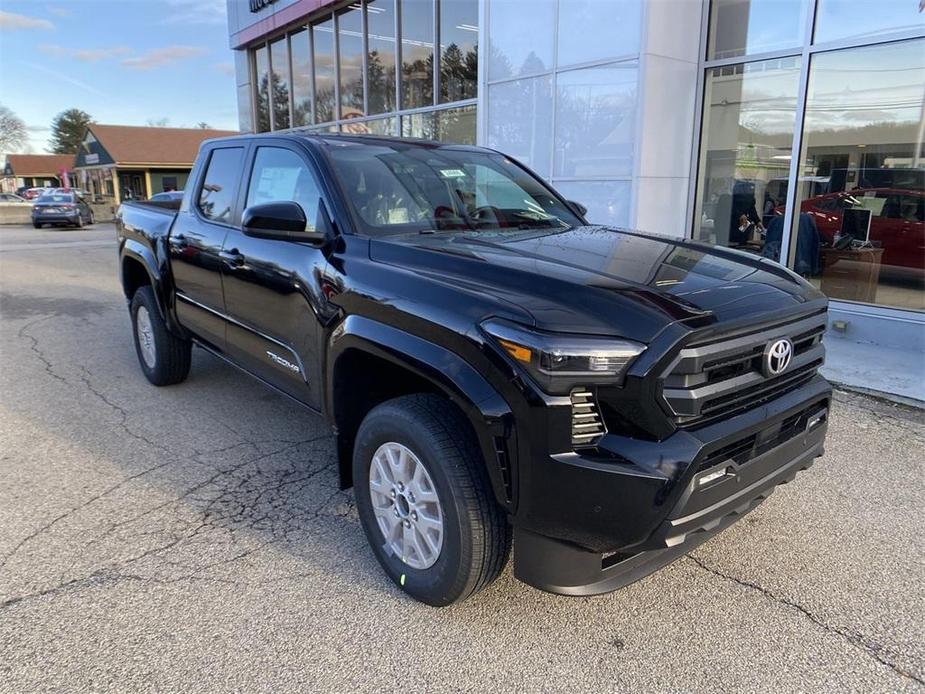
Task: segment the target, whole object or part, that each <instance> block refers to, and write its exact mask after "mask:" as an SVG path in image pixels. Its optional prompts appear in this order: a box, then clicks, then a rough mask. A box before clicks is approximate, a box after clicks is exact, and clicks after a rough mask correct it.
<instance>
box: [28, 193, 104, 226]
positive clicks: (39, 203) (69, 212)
mask: <svg viewBox="0 0 925 694" xmlns="http://www.w3.org/2000/svg"><path fill="white" fill-rule="evenodd" d="M93 222H94V219H93V210H91V209H90V206H89V205H88V204H87V203H86V201H85V200H84V199H83V198H82V197H80V196H79V195H77V194H75V193H49V194H46V195H43V196H42V197H40V198H39V199H38V200H36V201H35V204H34V205H33V207H32V226H34V227H35V228H36V229H41V228H42V226H43V225H45V224H68V225H72V226H75V227H78V228H79V227H82V226H83V225H84V224H93Z"/></svg>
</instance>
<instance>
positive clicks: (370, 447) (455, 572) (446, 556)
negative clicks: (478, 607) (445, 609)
mask: <svg viewBox="0 0 925 694" xmlns="http://www.w3.org/2000/svg"><path fill="white" fill-rule="evenodd" d="M353 480H354V490H355V493H356V501H357V510H358V512H359V515H360V521H361V522H362V524H363V529H364V531H365V532H366V537H367V539H368V540H369V543H370V545H371V547H372V550H373V553H374V554H375V555H376V559H378V560H379V563H380V564H381V565H382V568H383V569H384V570H385V572H386V574H387V575H388V576H389V578H391V579H392V580H393V581H394V582H395V583H396V584H397V585H398V586H399V587H400V588H401V589H402V590H403V591H405V592H406V593H408V594H409V595H411V596H412V597H413V598H415V599H416V600H420V601H421V602H424V603H427V604H428V605H434V606H444V605H450V604H452V603H455V602H460V601H462V600H465V599H466V598H467V597H469V596H470V595H472V594H473V593H476V592H478V591H479V590H481V589H482V588H484V587H485V586H487V585H488V584H489V583H491V582H492V581H493V580H494V579H495V578H497V576H498V574H500V573H501V570H502V569H503V568H504V565H505V564H506V563H507V559H508V556H509V554H510V547H511V534H510V527H509V526H508V523H507V519H506V518H505V515H504V512H503V510H502V509H501V508H500V507H499V506H498V504H497V503H496V502H495V499H494V495H493V494H492V490H491V484H490V482H489V480H488V475H487V471H486V469H485V462H484V460H483V459H482V455H481V453H480V451H479V448H478V446H477V444H476V441H475V439H474V435H473V433H472V431H471V428H470V426H469V424H468V421H467V420H466V419H465V417H464V416H463V414H462V413H461V412H460V411H459V410H458V409H457V408H456V407H455V406H454V405H453V404H452V403H450V402H449V401H448V400H446V399H445V398H442V397H440V396H437V395H430V394H420V395H408V396H403V397H400V398H396V399H394V400H389V401H388V402H385V403H383V404H381V405H379V406H377V407H375V408H374V409H373V410H372V411H371V412H370V413H369V414H368V415H367V416H366V418H365V419H364V420H363V423H362V425H361V426H360V430H359V432H358V433H357V438H356V445H355V448H354V457H353Z"/></svg>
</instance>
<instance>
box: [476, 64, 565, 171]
mask: <svg viewBox="0 0 925 694" xmlns="http://www.w3.org/2000/svg"><path fill="white" fill-rule="evenodd" d="M551 136H552V77H550V76H549V75H546V76H543V77H531V78H527V79H521V80H514V81H513V82H501V83H499V84H493V85H490V86H489V87H488V146H489V147H494V148H496V149H499V150H501V151H502V152H504V153H506V154H510V155H511V156H512V157H514V158H516V159H518V160H520V161H521V162H522V163H523V164H525V165H526V166H529V167H530V168H531V169H533V170H534V171H535V172H536V173H538V174H539V175H540V176H544V177H549V176H550V174H551V173H552V161H551V160H552V148H551V147H550V138H551Z"/></svg>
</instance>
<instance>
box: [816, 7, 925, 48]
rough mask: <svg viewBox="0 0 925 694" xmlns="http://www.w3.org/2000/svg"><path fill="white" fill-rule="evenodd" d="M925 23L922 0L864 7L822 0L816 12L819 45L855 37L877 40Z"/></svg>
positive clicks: (918, 27) (920, 26)
mask: <svg viewBox="0 0 925 694" xmlns="http://www.w3.org/2000/svg"><path fill="white" fill-rule="evenodd" d="M923 24H925V14H923V10H922V3H921V2H919V0H877V2H876V3H874V4H871V5H869V6H865V5H862V4H859V3H858V0H819V7H818V9H817V10H816V24H815V27H816V28H815V37H814V40H815V42H816V43H822V42H823V41H834V40H836V39H843V38H848V37H853V36H864V37H865V38H871V39H875V38H876V37H877V36H878V35H881V34H886V33H889V32H893V31H903V30H905V29H919V30H921V29H922V26H923Z"/></svg>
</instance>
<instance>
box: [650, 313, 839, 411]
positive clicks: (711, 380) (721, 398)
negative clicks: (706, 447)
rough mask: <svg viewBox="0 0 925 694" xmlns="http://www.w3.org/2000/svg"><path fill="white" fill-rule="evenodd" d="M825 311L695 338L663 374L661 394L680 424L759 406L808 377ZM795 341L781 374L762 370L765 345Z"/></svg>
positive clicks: (816, 359) (818, 353)
mask: <svg viewBox="0 0 925 694" xmlns="http://www.w3.org/2000/svg"><path fill="white" fill-rule="evenodd" d="M825 321H826V316H825V313H824V312H823V313H820V314H817V315H814V316H810V317H809V318H804V319H802V320H799V321H796V322H793V323H785V324H782V325H776V326H773V327H771V328H765V329H762V330H760V331H755V332H751V333H745V334H739V335H736V336H732V337H729V338H726V339H719V340H711V341H709V342H694V343H691V344H690V345H688V346H687V347H685V348H684V349H682V350H681V353H680V354H679V355H678V358H677V359H676V360H675V361H674V363H673V364H672V366H671V367H670V368H669V369H668V372H667V373H666V375H665V376H664V379H663V382H662V386H663V396H664V400H665V404H666V405H667V407H668V409H669V411H670V413H671V416H672V418H673V420H674V422H675V423H676V424H677V425H679V426H690V425H692V424H698V425H699V424H702V423H705V422H706V421H709V420H713V419H717V418H719V417H724V416H729V415H731V414H735V413H737V412H741V411H744V410H748V409H751V408H753V407H757V406H758V405H761V404H763V403H765V402H769V401H770V400H774V399H775V398H778V397H780V396H781V395H784V394H785V393H787V392H790V391H792V390H795V389H797V388H799V387H801V386H802V385H804V384H806V383H807V382H809V381H810V380H811V379H812V378H813V376H815V374H816V371H817V370H818V369H819V367H820V366H821V365H822V363H823V361H824V358H825V347H824V346H823V344H822V334H823V333H824V332H825V324H826V323H825ZM782 337H787V338H790V340H791V342H793V359H792V360H791V363H790V366H789V367H788V368H787V370H786V371H784V373H782V374H780V375H779V376H773V377H768V376H765V375H764V373H763V371H762V361H763V359H764V351H765V348H766V347H767V345H768V344H769V343H770V342H772V341H774V340H778V339H780V338H782Z"/></svg>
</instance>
